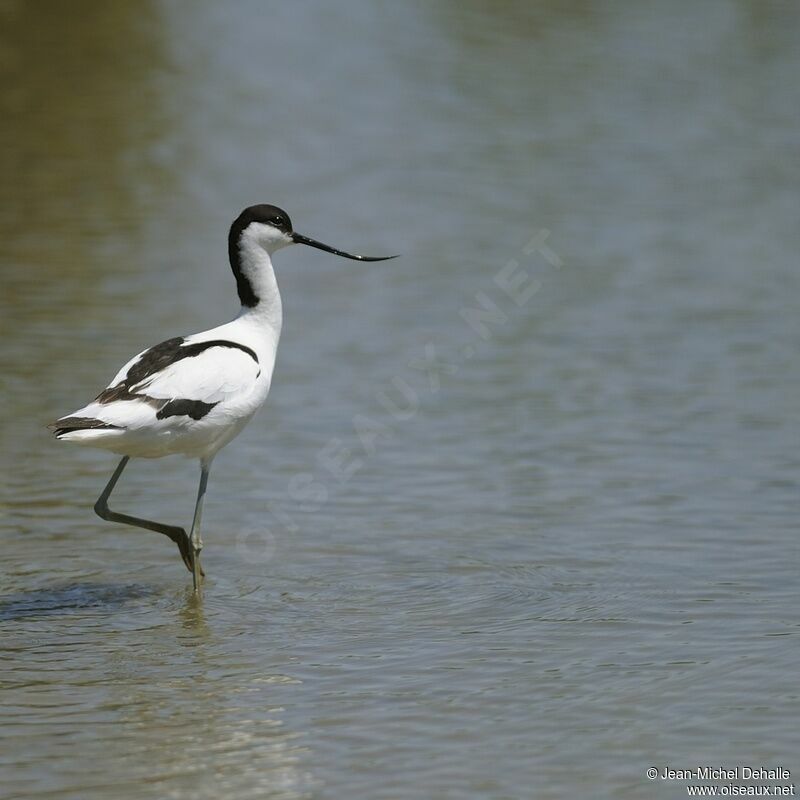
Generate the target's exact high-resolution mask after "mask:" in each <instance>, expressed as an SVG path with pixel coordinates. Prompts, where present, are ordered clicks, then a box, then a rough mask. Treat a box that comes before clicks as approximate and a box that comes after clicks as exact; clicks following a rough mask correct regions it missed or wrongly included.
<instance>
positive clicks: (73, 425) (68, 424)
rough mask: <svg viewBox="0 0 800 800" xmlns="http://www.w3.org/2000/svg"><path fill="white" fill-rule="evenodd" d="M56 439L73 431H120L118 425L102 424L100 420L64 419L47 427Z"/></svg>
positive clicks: (86, 418)
mask: <svg viewBox="0 0 800 800" xmlns="http://www.w3.org/2000/svg"><path fill="white" fill-rule="evenodd" d="M47 427H48V428H49V429H50V430H51V431H53V433H54V434H55V435H56V437H59V436H61V435H62V434H65V433H72V432H73V431H88V430H95V429H104V430H122V428H120V426H119V425H112V424H111V423H109V422H103V421H102V420H100V419H94V418H93V417H64V418H63V419H57V420H56V421H55V422H51V423H50V424H49V425H48V426H47Z"/></svg>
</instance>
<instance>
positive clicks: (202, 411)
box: [70, 337, 261, 428]
mask: <svg viewBox="0 0 800 800" xmlns="http://www.w3.org/2000/svg"><path fill="white" fill-rule="evenodd" d="M260 374H261V366H260V364H259V362H258V356H257V355H256V353H255V352H254V351H253V350H252V349H251V348H249V347H247V346H246V345H243V344H241V343H238V342H235V341H231V340H226V339H213V340H206V341H196V340H195V339H194V337H190V338H188V339H184V338H182V337H176V338H174V339H167V340H166V341H164V342H161V343H160V344H158V345H156V346H155V347H151V348H149V349H148V350H144V351H143V352H141V353H139V354H138V355H137V356H135V357H134V358H132V359H131V360H130V361H129V362H128V363H127V364H125V366H124V367H122V369H121V370H120V371H119V372H118V373H117V374H116V376H115V377H114V380H113V381H112V382H111V383H110V384H109V386H107V387H106V388H105V389H104V390H103V391H102V392H100V394H99V395H98V396H97V397H96V398H95V399H94V401H93V402H91V403H89V404H88V405H87V406H85V407H84V408H82V409H79V410H78V411H75V412H73V414H72V415H70V417H72V416H80V417H91V418H92V419H95V420H99V421H102V422H103V423H107V424H110V425H114V426H118V427H121V428H138V427H140V426H143V425H145V426H146V425H152V424H153V419H154V417H155V419H156V420H166V419H169V420H170V422H180V421H181V420H186V421H188V420H199V419H202V418H203V417H204V416H206V415H207V414H208V413H209V412H211V411H212V410H213V409H214V408H216V407H217V406H220V404H222V405H223V406H224V408H225V412H226V413H227V414H232V415H233V416H238V415H239V412H240V411H241V413H242V414H245V413H247V412H248V411H252V410H253V409H252V408H251V407H250V397H251V395H252V392H253V390H254V388H255V386H256V382H257V380H258V378H259V376H260Z"/></svg>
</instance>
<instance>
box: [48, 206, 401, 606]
mask: <svg viewBox="0 0 800 800" xmlns="http://www.w3.org/2000/svg"><path fill="white" fill-rule="evenodd" d="M290 244H306V245H309V246H311V247H315V248H317V249H320V250H324V251H326V252H330V253H334V254H336V255H340V256H344V257H345V258H353V259H357V260H360V261H382V260H384V258H369V257H366V256H357V255H352V254H350V253H346V252H343V251H341V250H336V249H335V248H332V247H329V246H328V245H325V244H322V243H321V242H318V241H315V240H314V239H309V238H308V237H306V236H302V235H301V234H298V233H295V232H294V231H293V229H292V224H291V220H290V219H289V215H288V214H287V213H286V212H285V211H282V210H281V209H280V208H277V207H276V206H271V205H256V206H251V207H249V208H246V209H245V210H244V211H243V212H242V213H241V214H240V215H239V216H238V217H237V219H236V220H235V221H234V222H233V224H232V225H231V229H230V233H229V235H228V255H229V258H230V263H231V268H232V270H233V274H234V277H235V278H236V286H237V291H238V294H239V299H240V301H241V303H242V308H241V311H240V312H239V314H238V316H237V317H236V318H235V319H234V320H233V321H232V322H229V323H227V324H225V325H221V326H219V327H217V328H212V329H211V330H207V331H203V332H202V333H196V334H192V335H191V336H178V337H175V338H172V339H167V340H166V341H164V342H161V343H160V344H157V345H155V346H154V347H151V348H149V349H147V350H144V351H142V352H141V353H139V354H138V355H136V356H134V357H133V358H132V359H131V360H130V361H129V362H128V363H127V364H125V365H124V366H123V367H122V369H120V370H119V372H118V373H117V374H116V375H115V376H114V379H113V380H112V381H111V383H109V385H108V386H107V387H106V388H105V389H103V391H102V392H100V394H98V395H97V397H95V399H94V400H92V402H90V403H88V404H87V405H85V406H84V407H83V408H80V409H78V410H77V411H74V412H73V413H72V414H69V415H67V416H65V417H61V418H60V419H58V420H56V422H54V423H52V424H51V425H50V426H49V427H50V428H51V429H52V430H53V431H54V433H55V436H56V438H57V439H59V440H60V441H67V442H74V443H76V444H82V445H87V446H90V447H99V448H102V449H105V450H110V451H111V452H113V453H118V454H119V455H122V456H123V459H122V461H121V462H120V464H119V466H118V467H117V470H116V471H115V472H114V475H113V476H112V478H111V480H110V481H109V484H108V485H107V486H106V489H105V490H104V492H103V494H102V495H101V496H100V499H99V500H98V501H97V504H96V505H95V510H96V511H97V513H98V514H99V515H100V516H101V517H103V518H104V519H109V520H112V521H119V522H124V523H127V524H131V525H136V526H138V527H143V528H147V529H149V530H155V531H158V532H160V533H164V534H165V535H167V536H169V537H170V538H171V539H172V540H173V541H175V542H176V544H177V545H178V547H179V549H180V551H181V555H182V557H183V560H184V562H185V563H186V565H187V567H188V568H189V569H190V570H191V571H192V573H193V577H194V586H195V590H197V589H198V585H199V578H200V576H201V574H202V571H201V569H200V563H199V554H200V550H201V549H202V541H201V539H200V517H201V513H202V504H203V498H204V496H205V487H206V482H207V480H208V473H209V469H210V466H211V462H212V460H213V458H214V456H215V455H216V454H217V452H219V450H220V449H221V448H222V447H224V446H225V445H226V444H227V443H228V442H230V441H231V440H232V439H233V438H234V437H235V436H236V435H237V434H238V433H240V432H241V430H242V428H244V426H245V425H246V424H247V423H248V422H249V421H250V419H251V418H252V416H253V415H254V414H255V412H256V411H257V410H258V409H259V408H260V407H261V406H262V405H263V403H264V401H265V400H266V397H267V394H268V392H269V388H270V382H271V380H272V371H273V368H274V366H275V355H276V352H277V348H278V339H279V337H280V332H281V322H282V307H281V297H280V292H279V291H278V284H277V282H276V280H275V273H274V271H273V268H272V260H271V256H272V255H273V253H275V252H276V251H277V250H280V249H281V248H283V247H286V246H288V245H290ZM392 257H393V256H389V257H388V258H392ZM171 454H180V455H184V456H189V457H193V458H197V459H199V460H200V467H201V479H200V490H199V492H198V498H197V504H196V507H195V516H194V521H193V524H192V530H191V533H190V534H189V535H187V534H186V532H185V530H184V529H183V528H180V527H178V526H173V525H166V524H164V523H159V522H153V521H151V520H145V519H141V518H138V517H131V516H128V515H125V514H118V513H117V512H114V511H111V509H109V508H108V503H107V500H108V497H109V496H110V494H111V491H112V490H113V488H114V486H115V485H116V482H117V480H118V479H119V476H120V475H121V473H122V470H123V469H124V468H125V466H126V464H127V462H128V460H129V458H131V457H142V458H160V457H161V456H166V455H171Z"/></svg>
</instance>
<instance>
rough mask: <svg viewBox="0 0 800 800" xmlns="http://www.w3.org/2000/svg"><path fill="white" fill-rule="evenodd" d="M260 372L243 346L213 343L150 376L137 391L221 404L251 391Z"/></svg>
mask: <svg viewBox="0 0 800 800" xmlns="http://www.w3.org/2000/svg"><path fill="white" fill-rule="evenodd" d="M260 372H261V369H260V366H259V363H258V361H257V360H256V358H254V357H253V356H251V355H249V354H248V353H246V352H244V351H243V350H240V349H238V348H235V347H229V346H224V345H219V346H212V347H208V348H205V349H203V350H202V351H200V352H198V353H197V354H196V355H193V356H189V357H185V358H181V359H178V360H176V361H174V362H173V363H170V364H169V365H167V366H165V367H164V368H163V369H161V370H159V371H158V372H156V373H154V374H152V375H150V376H148V377H146V378H145V379H144V380H142V381H141V382H140V383H139V384H137V385H136V388H135V391H137V392H141V393H143V394H145V395H147V396H148V397H152V398H155V399H164V400H181V399H183V400H190V401H199V402H202V403H214V404H217V403H221V402H225V401H229V400H234V399H236V398H237V397H242V396H246V395H248V394H249V393H250V392H251V391H252V389H253V387H254V385H255V382H256V380H257V378H258V376H259V374H260Z"/></svg>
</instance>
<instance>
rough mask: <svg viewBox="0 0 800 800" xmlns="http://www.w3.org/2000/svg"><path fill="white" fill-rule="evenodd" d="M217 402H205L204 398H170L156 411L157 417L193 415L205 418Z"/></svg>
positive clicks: (196, 417) (194, 417)
mask: <svg viewBox="0 0 800 800" xmlns="http://www.w3.org/2000/svg"><path fill="white" fill-rule="evenodd" d="M215 405H217V403H204V402H203V401H202V400H170V401H169V402H168V403H167V404H166V405H164V406H162V407H161V408H159V409H158V411H157V412H156V419H165V418H166V417H191V418H192V419H203V417H204V416H205V415H206V414H208V412H209V411H211V409H212V408H214V406H215Z"/></svg>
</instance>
